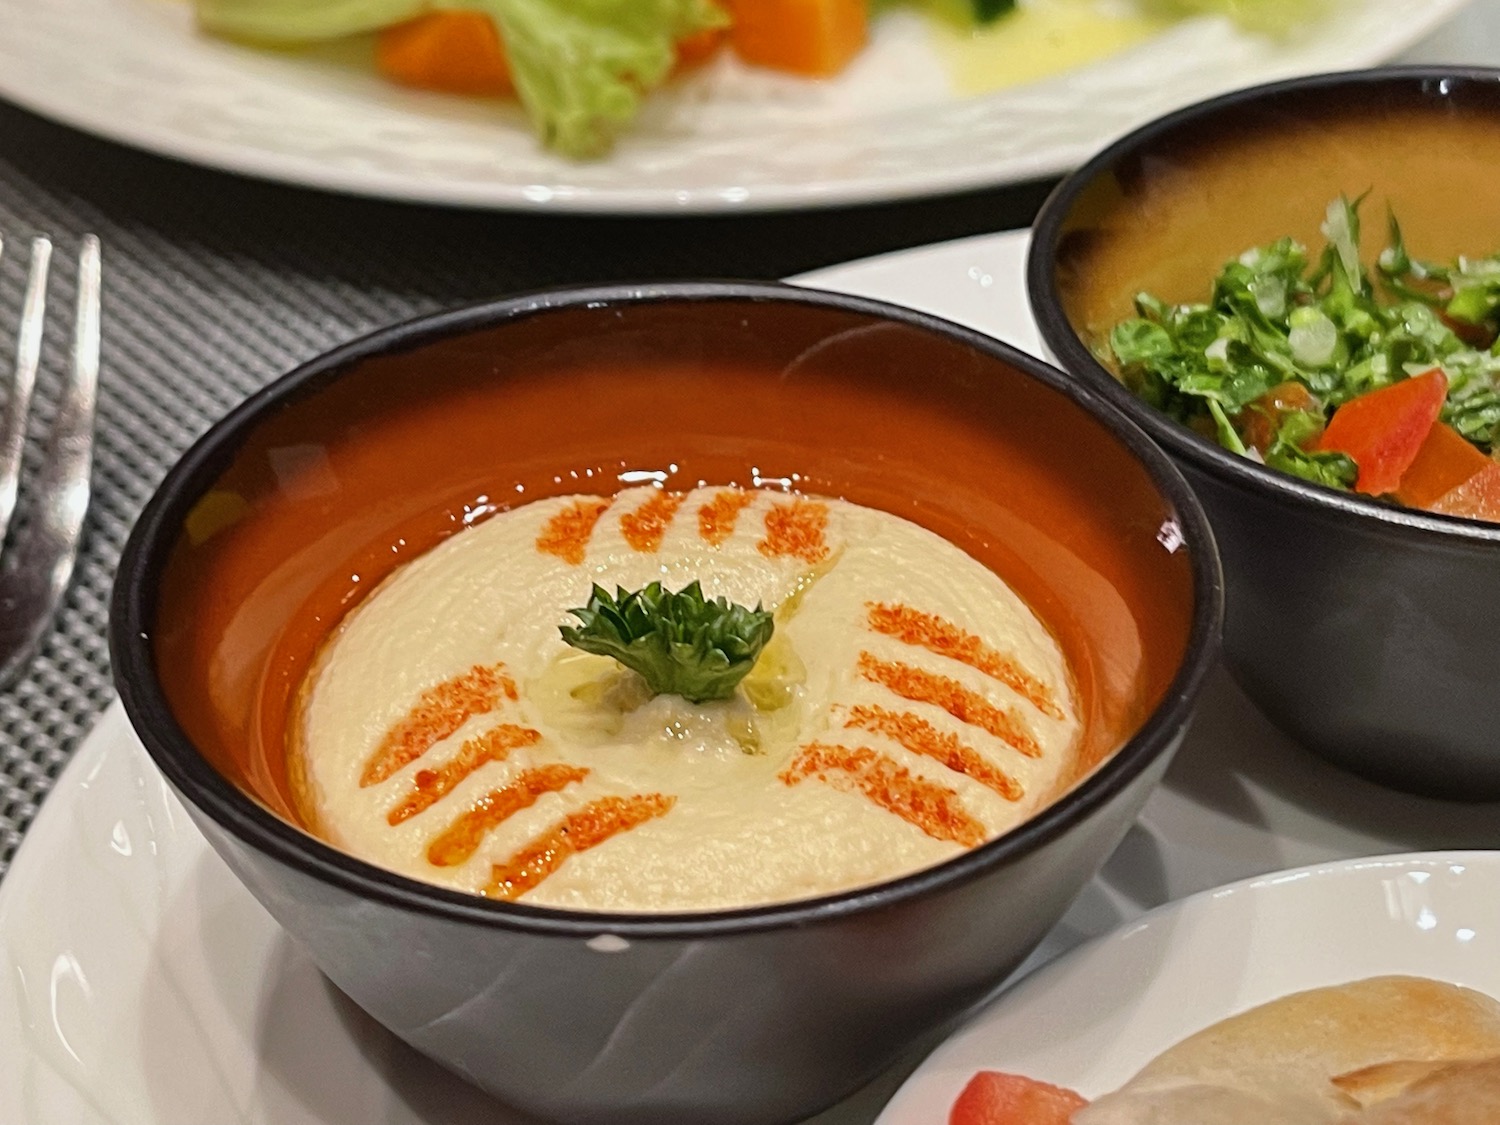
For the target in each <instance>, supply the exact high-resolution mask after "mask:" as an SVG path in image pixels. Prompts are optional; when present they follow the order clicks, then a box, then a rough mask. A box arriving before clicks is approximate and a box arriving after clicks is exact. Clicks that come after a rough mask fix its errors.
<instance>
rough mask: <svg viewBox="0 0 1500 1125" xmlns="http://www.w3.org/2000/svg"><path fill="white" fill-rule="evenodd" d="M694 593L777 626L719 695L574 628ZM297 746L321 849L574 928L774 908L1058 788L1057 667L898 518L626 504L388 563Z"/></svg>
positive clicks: (714, 495)
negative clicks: (651, 587)
mask: <svg viewBox="0 0 1500 1125" xmlns="http://www.w3.org/2000/svg"><path fill="white" fill-rule="evenodd" d="M694 580H697V581H699V582H700V583H701V585H702V589H703V593H704V594H705V595H706V596H707V597H709V598H716V597H724V598H727V599H729V600H730V601H732V602H736V603H739V604H741V605H745V606H750V607H754V606H756V605H762V606H764V607H765V608H766V609H768V610H775V613H776V631H775V634H774V636H773V638H772V640H771V642H770V644H769V645H768V646H767V647H766V649H765V650H764V652H762V653H761V656H760V658H759V660H758V661H757V663H756V665H755V667H754V669H753V670H752V672H751V673H750V675H749V676H748V677H747V678H746V679H745V680H744V681H743V682H742V683H741V684H740V686H739V688H738V689H736V694H735V697H734V698H732V699H728V700H723V701H716V702H709V703H700V704H690V703H688V702H686V701H685V700H683V699H681V698H680V697H677V696H671V695H662V696H657V697H655V698H649V693H648V692H646V691H645V689H644V685H643V681H641V680H640V678H639V677H638V676H636V674H635V673H633V672H629V671H627V670H625V669H623V668H622V667H621V666H620V665H619V664H618V663H617V662H615V661H614V660H613V659H611V658H609V657H602V656H595V655H591V654H587V653H582V652H579V651H577V650H575V649H572V648H570V647H568V646H567V645H566V644H564V642H563V641H562V639H561V637H560V635H559V631H558V627H559V626H560V625H563V624H567V623H570V622H571V621H572V619H571V618H570V617H569V615H568V611H569V610H570V609H572V608H575V607H579V606H582V605H584V604H585V603H586V602H587V601H588V598H589V593H590V589H591V586H592V584H594V583H598V584H599V585H601V586H603V587H605V589H606V590H608V591H609V592H610V593H613V592H614V590H615V587H617V586H618V587H623V588H624V589H626V590H636V589H639V588H641V587H643V586H645V585H647V584H648V583H650V582H653V581H660V582H661V583H662V584H663V585H664V586H665V587H666V588H667V589H669V590H678V589H681V588H682V587H684V586H686V585H688V584H689V583H691V582H692V581H694ZM298 709H299V714H298V716H297V718H296V721H295V723H294V731H295V734H294V743H295V745H294V747H293V751H292V752H293V755H294V759H293V766H294V768H293V774H294V776H295V777H297V778H298V779H299V786H300V790H301V793H300V796H301V800H302V803H303V805H304V812H305V813H306V815H307V817H308V819H309V821H310V822H311V823H313V824H314V825H315V826H316V828H317V830H318V831H319V833H320V834H322V835H323V836H325V837H326V838H327V839H328V840H329V841H330V842H332V843H333V844H335V845H336V846H339V847H341V848H343V849H345V850H347V851H349V852H351V853H353V854H355V855H357V856H360V857H362V858H364V859H366V860H369V861H370V862H372V863H376V864H379V865H381V866H384V867H386V868H389V869H391V870H394V871H397V872H400V873H402V874H405V875H409V876H411V877H413V878H416V879H422V880H427V881H430V882H434V883H439V884H442V885H444V886H448V887H452V888H457V889H460V890H465V891H471V892H475V893H480V894H488V895H491V896H494V897H500V898H507V899H513V900H517V901H520V902H524V903H529V904H534V905H542V906H550V907H560V908H565V909H575V910H607V911H667V910H673V911H695V910H715V909H727V908H733V907H743V906H750V905H759V904H765V903H770V902H779V901H784V900H789V899H796V898H802V897H807V896H812V895H821V894H828V893H832V892H836V891H841V890H845V889H848V888H853V887H858V886H862V885H866V884H870V883H875V882H880V881H884V880H887V879H890V878H893V877H895V876H899V875H903V874H906V873H909V872H912V871H915V870H917V869H920V868H923V867H927V866H930V865H931V864H934V863H938V862H941V861H942V860H945V859H949V858H951V857H952V856H955V855H958V854H960V853H961V852H962V851H964V850H965V849H967V848H971V847H973V846H975V845H977V844H979V843H982V842H983V841H984V840H987V839H990V838H992V837H994V836H996V835H998V834H1000V833H1002V832H1005V831H1006V830H1008V829H1010V828H1012V827H1013V826H1015V825H1016V824H1018V823H1020V822H1021V821H1023V820H1024V819H1026V818H1027V817H1028V816H1029V815H1030V814H1032V813H1033V812H1035V811H1036V810H1037V809H1038V808H1039V807H1040V806H1042V805H1044V804H1046V803H1048V802H1049V801H1050V800H1051V799H1052V797H1053V796H1054V795H1055V794H1056V792H1057V790H1058V789H1059V787H1060V786H1061V785H1063V784H1065V783H1066V782H1068V781H1070V780H1071V778H1072V770H1071V767H1072V763H1073V756H1074V751H1075V747H1076V744H1077V742H1078V736H1079V733H1080V723H1079V719H1078V717H1077V705H1076V702H1075V700H1074V698H1073V689H1072V683H1071V678H1070V675H1069V671H1068V668H1067V666H1066V662H1065V660H1064V657H1063V654H1062V652H1061V651H1060V649H1059V647H1058V645H1057V643H1056V642H1055V641H1054V639H1053V638H1052V636H1051V635H1050V634H1049V633H1048V631H1047V630H1046V628H1045V627H1043V625H1042V624H1041V622H1040V621H1038V620H1037V618H1036V617H1035V615H1034V614H1033V613H1032V612H1031V611H1030V610H1029V609H1028V608H1027V607H1026V605H1025V604H1024V603H1023V602H1022V601H1021V600H1020V598H1019V597H1017V596H1016V594H1015V593H1014V592H1013V591H1011V590H1010V589H1009V587H1007V586H1006V584H1005V583H1004V582H1003V581H1002V580H1001V579H1000V578H999V577H997V576H996V575H995V574H994V573H993V572H992V571H990V570H988V569H986V568H985V567H984V566H982V565H981V564H979V563H978V562H976V561H975V560H974V559H972V558H970V557H969V556H968V555H967V554H965V553H964V552H963V551H961V550H959V549H958V548H957V547H955V546H953V545H952V544H951V543H948V542H947V541H946V540H944V539H942V538H940V537H939V536H937V535H934V534H933V533H931V532H929V531H927V530H925V529H923V528H921V527H918V526H917V525H915V524H913V523H911V522H909V521H906V520H903V519H900V518H898V517H896V516H892V515H890V514H888V513H885V512H881V511H877V510H874V509H871V508H865V507H861V506H858V505H855V504H851V503H847V502H843V501H837V500H824V499H817V498H812V497H807V496H798V495H793V494H788V493H784V492H772V491H741V490H738V489H731V488H700V489H697V490H695V491H693V492H690V493H686V494H673V493H668V492H664V491H661V490H659V489H655V488H649V487H648V488H636V489H630V490H627V491H624V492H621V493H619V494H618V495H616V496H613V497H596V496H564V497H556V498H551V499H546V500H538V501H535V502H532V503H529V504H526V505H523V506H521V507H518V508H516V509H513V510H511V511H508V512H504V513H501V514H498V515H495V516H493V517H491V518H490V519H488V520H487V521H485V522H484V523H481V524H478V525H476V526H474V527H471V528H467V529H465V530H464V531H462V532H460V533H458V534H456V535H454V536H452V537H451V538H449V539H447V540H446V541H444V542H443V543H441V544H440V545H439V546H437V547H435V548H434V549H432V550H431V551H429V552H427V553H426V554H425V555H422V556H421V557H419V558H418V559H416V560H415V561H413V562H411V563H410V564H408V565H406V566H405V567H403V568H402V569H400V570H398V571H397V572H396V573H395V574H393V575H392V576H391V577H390V578H389V579H387V580H386V581H385V582H384V583H382V584H381V586H380V587H379V588H377V589H376V590H375V591H374V592H373V593H371V594H370V595H369V596H368V597H367V598H366V599H365V600H364V601H363V602H362V603H361V604H360V605H359V607H358V608H357V609H356V610H355V611H354V612H353V613H351V614H350V615H349V616H348V617H347V618H346V619H345V621H344V622H343V623H342V625H341V626H340V627H339V628H338V629H337V630H336V631H335V633H334V634H333V635H332V636H331V637H330V638H329V639H328V641H327V642H326V643H325V645H324V646H323V649H322V651H321V653H320V655H319V658H318V660H317V661H316V662H315V664H314V667H313V668H312V670H311V671H310V673H309V675H308V677H307V680H306V682H305V683H304V685H303V688H302V691H301V694H300V698H299V701H298Z"/></svg>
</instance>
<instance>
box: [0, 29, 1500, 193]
mask: <svg viewBox="0 0 1500 1125" xmlns="http://www.w3.org/2000/svg"><path fill="white" fill-rule="evenodd" d="M1463 3H1464V0H1348V2H1347V3H1346V5H1345V7H1346V9H1347V12H1346V13H1345V14H1341V15H1339V16H1338V17H1337V18H1335V19H1332V20H1329V21H1326V22H1324V23H1322V24H1320V25H1318V27H1317V28H1316V29H1315V30H1312V31H1310V32H1309V33H1307V34H1306V35H1303V36H1302V37H1300V38H1298V39H1296V40H1294V41H1292V42H1289V43H1284V44H1282V43H1276V42H1274V41H1271V40H1268V39H1266V38H1264V37H1260V36H1254V35H1247V34H1242V33H1240V32H1237V31H1235V30H1234V29H1233V28H1232V27H1231V26H1230V25H1229V24H1227V23H1226V22H1224V21H1221V20H1215V19H1202V20H1194V21H1189V22H1187V23H1184V24H1181V25H1178V26H1177V27H1175V28H1173V29H1171V30H1169V31H1168V32H1166V33H1164V34H1162V35H1161V36H1158V37H1157V38H1155V39H1153V40H1151V41H1149V42H1147V43H1145V44H1143V45H1141V46H1139V47H1137V48H1136V49H1134V50H1131V51H1127V52H1125V53H1123V54H1121V55H1118V56H1115V57H1113V58H1110V59H1107V60H1104V61H1103V62H1100V63H1097V64H1095V65H1093V66H1089V67H1085V68H1083V69H1079V70H1076V71H1073V72H1070V73H1068V74H1064V75H1060V76H1058V77H1056V78H1052V79H1048V80H1046V81H1043V82H1038V83H1034V84H1031V85H1027V86H1023V87H1018V88H1015V89H1011V90H1006V91H1001V92H998V93H995V94H992V95H986V96H983V97H973V98H959V97H956V96H954V95H953V94H952V93H951V92H949V90H948V87H947V81H946V77H945V76H944V74H943V73H942V72H941V70H940V68H939V66H938V64H937V62H936V60H935V59H934V57H933V55H932V52H931V50H930V47H929V44H928V41H927V31H926V28H925V26H924V25H923V24H921V23H920V22H919V21H918V20H916V19H915V18H914V17H911V16H909V15H904V14H900V13H897V14H895V15H893V16H892V17H890V18H889V19H887V20H885V21H884V22H883V23H882V25H881V26H880V28H879V33H878V35H877V37H876V42H875V43H874V45H873V46H872V48H871V49H870V50H869V51H867V52H866V53H865V54H864V55H863V56H862V57H861V58H860V59H859V60H858V61H857V62H856V64H855V65H854V66H853V67H852V68H851V69H850V70H849V71H848V72H847V73H846V74H844V75H842V76H840V78H839V79H837V80H835V81H832V82H826V83H814V82H805V81H799V80H795V79H782V78H775V77H772V76H770V75H768V74H766V73H765V72H762V73H760V74H750V73H749V72H747V71H744V70H741V69H737V68H736V67H734V66H732V65H730V64H729V63H728V61H727V60H721V61H722V63H723V65H720V66H717V67H716V68H712V69H711V70H710V71H709V72H708V73H706V74H703V75H700V76H697V77H695V78H694V79H692V80H690V81H687V82H685V83H683V84H682V86H681V88H680V89H677V90H675V91H672V92H670V93H668V94H666V95H665V96H663V97H661V98H658V99H655V100H654V101H653V104H652V107H651V109H650V111H649V113H648V115H647V116H646V118H645V119H644V120H642V121H641V122H640V125H639V128H637V129H635V130H634V131H633V132H632V133H631V134H630V135H629V136H628V137H627V138H626V140H625V141H624V143H622V144H621V145H620V147H619V149H618V150H617V151H616V152H615V153H614V155H612V156H611V157H610V158H609V159H607V160H604V161H598V162H594V163H588V164H576V163H570V162H568V161H564V160H561V159H559V158H556V157H554V156H551V155H549V154H547V153H544V152H541V151H540V150H539V149H538V148H537V146H536V144H535V143H534V141H533V140H532V137H531V135H530V133H529V132H528V131H527V130H526V128H525V127H524V125H523V124H522V123H521V119H520V114H519V111H518V110H516V109H514V108H513V107H506V106H502V105H498V104H492V103H485V102H480V101H468V100H465V99H459V98H450V97H445V96H441V95H432V94H423V93H419V92H414V91H408V90H403V89H399V88H396V87H394V86H391V85H389V84H388V83H385V82H383V81H381V80H380V79H378V78H377V77H375V76H374V75H373V74H372V73H370V72H369V70H368V68H367V67H362V66H360V65H358V64H357V63H356V62H353V61H350V60H343V61H339V60H335V59H331V58H327V57H321V56H320V57H298V56H295V55H283V54H278V53H273V52H267V51H256V50H253V49H250V48H246V47H240V46H236V45H234V44H230V43H224V42H218V41H215V40H212V39H208V38H205V37H202V36H199V35H197V34H196V33H195V32H194V30H193V27H192V20H191V9H190V8H189V6H188V4H187V3H186V0H0V96H3V97H6V98H9V99H11V100H13V101H15V102H16V103H18V104H20V105H24V106H27V107H29V108H31V109H33V110H35V111H37V112H39V113H42V114H44V115H47V116H49V117H53V118H55V119H57V120H59V121H63V122H66V123H68V124H71V125H74V126H77V127H79V128H82V129H86V130H89V131H91V132H95V133H98V134H100V135H102V136H105V137H109V138H112V139H114V140H118V141H123V142H125V143H127V144H131V145H137V146H139V147H141V148H145V149H149V150H152V151H155V152H159V153H164V154H166V155H169V156H176V157H180V158H183V159H186V160H191V161H195V162H198V163H202V164H207V165H211V166H215V167H219V168H224V169H228V170H230V171H235V172H243V173H247V174H250V175H254V176H261V177H265V178H269V179H274V180H284V181H287V182H290V183H295V184H305V185H311V186H317V187H324V188H330V189H334V190H339V191H348V192H355V193H360V194H369V195H378V196H388V197H392V198H399V199H410V200H423V201H430V202H444V203H458V204H465V205H471V206H478V207H499V208H546V209H572V210H580V211H613V212H627V211H643V212H670V211H718V210H737V209H738V210H746V209H762V208H778V207H800V206H809V205H821V204H832V203H850V202H856V201H867V200H887V199H898V198H905V197H911V196H916V195H923V194H928V193H934V192H944V191H953V190H957V189H961V188H969V187H981V186H990V185H996V184H1006V183H1013V182H1017V181H1021V180H1024V179H1028V178H1035V177H1040V176H1045V175H1050V174H1055V173H1058V172H1061V171H1063V170H1064V169H1066V168H1069V167H1071V166H1073V165H1075V164H1077V163H1079V162H1080V161H1081V160H1082V159H1084V158H1085V157H1086V156H1088V155H1089V154H1090V153H1092V152H1093V151H1095V150H1096V149H1097V148H1099V147H1100V146H1101V144H1102V143H1103V142H1104V141H1106V140H1108V139H1110V138H1112V137H1114V136H1117V135H1119V134H1121V133H1123V132H1125V131H1127V130H1128V129H1130V128H1131V127H1133V126H1135V125H1137V124H1140V123H1141V122H1144V121H1146V120H1148V119H1149V118H1152V117H1155V116H1157V115H1158V114H1160V113H1162V112H1164V111H1166V110H1168V109H1171V108H1174V107H1176V106H1179V105H1184V104H1186V103H1188V102H1191V101H1195V100H1198V99H1200V98H1203V97H1206V96H1208V95H1211V94H1215V93H1218V92H1220V91H1223V90H1226V89H1230V88H1233V87H1236V86H1245V85H1251V84H1254V83H1256V82H1261V81H1269V80H1271V79H1275V78H1281V77H1288V76H1291V75H1294V74H1304V73H1310V72H1314V71H1322V70H1337V69H1345V68H1350V67H1358V66H1365V65H1371V64H1374V63H1377V62H1381V61H1384V60H1386V59H1389V58H1391V57H1392V56H1394V55H1396V54H1398V53H1399V52H1401V51H1402V50H1403V49H1405V48H1407V47H1409V46H1410V45H1411V44H1413V43H1415V42H1417V41H1418V40H1419V39H1421V37H1422V36H1424V35H1425V34H1427V33H1428V32H1430V31H1432V30H1433V28H1435V27H1436V26H1437V25H1438V24H1439V23H1440V22H1441V21H1442V20H1443V19H1444V18H1445V17H1446V16H1448V15H1450V14H1452V13H1453V12H1455V11H1457V10H1458V9H1459V8H1460V7H1462V6H1463ZM1493 3H1494V0H1481V4H1482V5H1483V6H1489V5H1491V4H1493ZM1424 57H1446V58H1448V59H1450V60H1451V59H1453V58H1455V57H1469V58H1472V57H1474V55H1473V36H1472V33H1470V34H1467V35H1462V36H1456V37H1453V38H1451V39H1448V40H1445V43H1444V46H1443V48H1442V49H1441V50H1440V51H1438V52H1437V53H1436V54H1427V55H1425V56H1424Z"/></svg>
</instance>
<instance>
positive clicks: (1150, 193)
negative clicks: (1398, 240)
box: [1028, 70, 1500, 445]
mask: <svg viewBox="0 0 1500 1125" xmlns="http://www.w3.org/2000/svg"><path fill="white" fill-rule="evenodd" d="M1497 167H1500V72H1485V71H1475V72H1469V73H1451V72H1450V73H1443V74H1435V73H1430V72H1425V71H1415V72H1404V71H1400V70H1396V71H1389V72H1369V73H1367V74H1362V75H1354V76H1347V75H1329V76H1326V77H1319V78H1315V79H1312V80H1300V81H1297V82H1295V83H1289V84H1286V85H1284V86H1273V87H1270V88H1267V89H1265V90H1261V91H1255V92H1250V93H1244V92H1242V93H1239V94H1231V95H1227V96H1225V97H1223V98H1220V99H1217V100H1215V101H1213V102H1209V103H1206V104H1205V105H1203V106H1197V107H1192V108H1191V109H1188V110H1184V111H1182V112H1181V113H1178V114H1174V115H1171V116H1169V117H1167V118H1164V119H1162V120H1161V121H1159V122H1157V123H1155V124H1153V125H1150V126H1147V127H1146V128H1144V129H1142V130H1140V131H1138V132H1137V133H1135V134H1132V135H1131V136H1129V137H1127V138H1125V139H1124V140H1122V141H1120V142H1118V143H1117V144H1116V145H1115V146H1112V147H1111V148H1109V149H1107V150H1105V152H1103V153H1101V154H1100V155H1099V156H1098V157H1096V158H1095V159H1094V160H1093V161H1091V162H1090V163H1089V164H1088V165H1086V166H1085V167H1084V168H1082V169H1080V170H1079V171H1078V172H1077V173H1075V175H1074V176H1073V177H1071V178H1070V179H1069V181H1067V183H1066V184H1065V185H1064V186H1063V188H1062V189H1060V191H1059V193H1058V195H1057V196H1055V197H1054V198H1053V200H1051V201H1050V202H1049V204H1048V206H1047V208H1046V209H1045V210H1044V212H1043V214H1042V216H1041V218H1040V220H1039V222H1038V230H1037V238H1038V241H1039V243H1040V244H1041V245H1042V246H1044V247H1046V248H1047V250H1048V258H1049V260H1047V261H1041V260H1038V259H1034V265H1033V269H1032V271H1031V276H1030V278H1029V279H1028V280H1029V283H1030V285H1031V287H1032V289H1033V292H1034V293H1035V294H1036V295H1037V297H1036V298H1035V299H1034V302H1033V303H1034V306H1035V307H1036V309H1037V313H1038V316H1039V318H1041V319H1043V320H1044V321H1046V320H1049V319H1052V318H1055V317H1056V316H1057V314H1058V312H1059V311H1060V313H1061V316H1062V317H1063V318H1064V319H1065V321H1066V325H1067V327H1068V328H1070V329H1071V330H1072V332H1073V333H1075V334H1076V335H1077V337H1078V340H1079V342H1080V343H1081V345H1082V348H1083V349H1084V351H1085V352H1086V353H1087V354H1088V355H1097V354H1099V353H1100V349H1101V348H1102V347H1103V346H1104V345H1105V344H1106V343H1107V340H1108V335H1109V331H1110V329H1111V328H1112V327H1113V326H1114V325H1115V324H1116V323H1118V322H1119V321H1120V320H1122V319H1124V318H1126V317H1129V316H1132V315H1134V304H1133V302H1134V298H1135V295H1136V294H1137V293H1140V292H1149V293H1152V294H1154V295H1156V296H1158V297H1161V298H1163V299H1165V300H1167V301H1169V302H1173V303H1187V302H1202V301H1205V300H1206V299H1207V298H1208V293H1209V287H1210V286H1211V284H1212V282H1213V279H1214V277H1215V276H1217V274H1218V272H1219V270H1220V269H1221V268H1222V267H1223V265H1224V263H1226V262H1228V261H1231V260H1233V259H1234V258H1236V257H1238V256H1239V255H1240V254H1241V253H1242V252H1243V251H1245V250H1247V249H1249V248H1250V247H1253V246H1259V245H1263V244H1265V243H1269V242H1273V241H1275V240H1276V239H1278V238H1281V237H1282V236H1285V235H1291V236H1293V237H1295V238H1297V239H1298V240H1299V241H1301V242H1302V243H1303V245H1305V246H1307V247H1309V249H1310V250H1312V251H1316V250H1317V249H1318V248H1320V247H1321V246H1322V245H1323V242H1324V239H1323V237H1322V235H1321V234H1320V233H1319V226H1320V224H1321V223H1322V221H1323V217H1324V211H1325V208H1326V205H1327V204H1328V203H1329V202H1330V201H1331V200H1333V199H1335V198H1337V197H1338V196H1339V195H1340V194H1342V195H1345V196H1348V197H1349V198H1350V199H1356V198H1359V197H1361V196H1363V197H1364V200H1363V203H1362V204H1361V207H1360V215H1361V219H1362V226H1363V228H1364V238H1363V249H1364V251H1365V257H1366V259H1367V261H1373V259H1374V257H1375V255H1376V254H1378V253H1379V251H1380V250H1381V249H1382V248H1384V246H1385V245H1386V217H1387V213H1388V212H1393V213H1394V214H1395V215H1396V216H1397V218H1398V219H1399V220H1400V222H1401V227H1402V230H1403V232H1404V234H1405V238H1406V245H1407V247H1408V248H1409V249H1410V251H1411V253H1412V255H1413V256H1414V257H1419V258H1425V259H1429V260H1436V261H1443V260H1451V259H1453V258H1455V257H1457V256H1458V255H1460V254H1469V255H1475V254H1489V253H1493V252H1494V251H1495V250H1496V249H1497V248H1500V191H1496V190H1495V169H1496V168H1497ZM1049 307H1050V308H1051V311H1050V313H1049ZM1055 327H1061V325H1055ZM1049 342H1050V338H1049ZM1063 358H1064V359H1065V360H1071V359H1073V358H1074V357H1073V356H1072V355H1065V356H1063ZM1204 444H1205V445H1207V443H1204Z"/></svg>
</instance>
